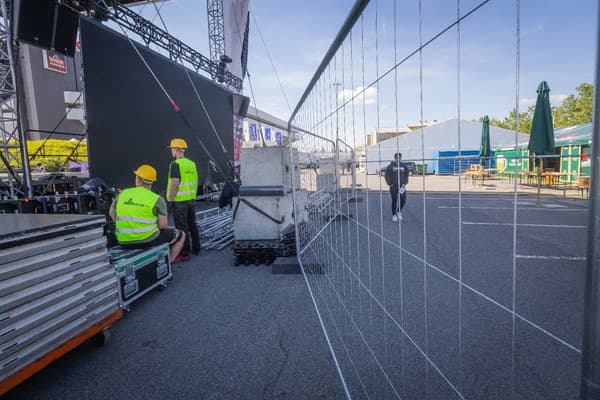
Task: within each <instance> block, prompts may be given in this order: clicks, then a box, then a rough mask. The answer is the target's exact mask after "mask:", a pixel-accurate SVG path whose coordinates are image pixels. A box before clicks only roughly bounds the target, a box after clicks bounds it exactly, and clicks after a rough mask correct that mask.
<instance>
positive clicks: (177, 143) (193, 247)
mask: <svg viewBox="0 0 600 400" xmlns="http://www.w3.org/2000/svg"><path fill="white" fill-rule="evenodd" d="M169 148H170V149H171V155H172V156H173V158H175V160H174V161H173V162H171V164H170V165H169V181H168V184H167V201H168V202H169V203H170V204H171V205H172V210H173V221H174V222H175V227H176V228H177V229H181V230H182V231H184V232H185V233H186V235H187V239H186V241H185V244H184V246H183V255H184V256H189V253H190V252H192V253H194V254H195V255H198V254H200V235H199V233H198V225H197V224H196V194H197V192H198V170H197V169H196V163H195V162H193V161H192V160H190V159H188V158H186V157H185V150H186V149H187V148H188V146H187V143H186V142H185V140H183V139H173V140H171V144H170V145H169ZM190 242H191V243H190Z"/></svg>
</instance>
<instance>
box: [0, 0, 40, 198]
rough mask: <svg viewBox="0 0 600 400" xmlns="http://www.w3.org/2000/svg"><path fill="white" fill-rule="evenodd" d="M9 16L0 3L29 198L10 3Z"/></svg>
mask: <svg viewBox="0 0 600 400" xmlns="http://www.w3.org/2000/svg"><path fill="white" fill-rule="evenodd" d="M10 3H11V4H10V5H11V7H10V9H11V11H10V12H11V15H10V17H9V15H8V14H7V9H6V1H3V0H2V1H1V7H2V16H3V17H4V24H5V26H6V27H7V28H8V29H7V31H8V32H7V34H8V38H7V40H6V52H7V53H8V60H9V63H10V76H11V79H12V82H13V90H14V93H15V95H14V99H15V100H14V101H15V111H16V113H17V132H18V133H19V144H20V146H21V149H20V150H21V162H22V164H23V166H22V167H23V194H24V196H25V197H29V196H31V195H32V194H33V188H32V185H31V170H30V168H29V155H28V153H27V138H26V137H25V135H24V133H23V129H22V122H23V119H22V118H21V111H20V107H19V89H18V88H19V84H18V81H17V74H16V68H17V65H16V63H15V54H14V52H13V41H14V29H13V22H14V18H13V12H14V4H13V3H14V2H13V1H11V2H10Z"/></svg>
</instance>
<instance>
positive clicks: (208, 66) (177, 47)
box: [108, 4, 243, 93]
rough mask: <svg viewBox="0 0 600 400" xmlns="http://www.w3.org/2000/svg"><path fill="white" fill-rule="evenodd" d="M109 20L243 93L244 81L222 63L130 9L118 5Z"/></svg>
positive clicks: (173, 58) (172, 57) (172, 56)
mask: <svg viewBox="0 0 600 400" xmlns="http://www.w3.org/2000/svg"><path fill="white" fill-rule="evenodd" d="M221 11H222V8H221ZM108 18H110V19H111V20H113V21H114V22H116V23H117V24H119V25H120V26H122V27H123V28H125V29H127V30H129V31H131V32H133V33H135V34H136V35H138V36H140V37H141V38H142V40H143V41H144V42H145V43H146V44H147V45H149V44H151V43H152V44H154V45H156V46H158V47H160V48H162V49H163V50H166V51H167V52H168V53H169V57H170V58H171V59H172V60H181V61H185V62H187V63H188V64H189V65H191V66H192V67H193V68H194V69H195V70H202V71H205V72H207V73H209V74H210V76H211V77H213V78H214V77H217V79H218V81H219V82H221V83H223V84H225V85H226V86H228V87H230V88H232V89H234V90H235V91H236V92H238V93H239V92H241V90H242V85H243V81H242V79H240V78H238V77H237V76H235V75H233V74H232V73H231V72H229V71H227V70H226V69H225V67H224V65H223V64H222V63H221V64H219V63H218V62H214V61H212V60H210V59H208V58H207V57H206V56H204V55H202V54H200V53H199V52H198V51H196V50H194V49H193V48H192V47H190V46H188V45H187V44H185V43H183V42H182V41H181V40H179V39H177V38H176V37H174V36H172V35H170V34H169V33H168V32H166V31H165V30H163V29H161V28H159V27H158V26H156V25H154V24H153V23H152V22H151V21H148V20H147V19H145V18H144V17H142V16H141V15H139V14H137V13H136V12H134V11H132V10H130V9H129V8H127V7H125V6H123V5H120V4H119V5H116V6H115V7H114V10H113V12H112V13H109V15H108ZM209 29H210V28H209ZM211 53H212V50H211ZM221 55H222V54H221ZM219 57H220V55H219Z"/></svg>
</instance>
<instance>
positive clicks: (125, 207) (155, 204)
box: [109, 164, 185, 262]
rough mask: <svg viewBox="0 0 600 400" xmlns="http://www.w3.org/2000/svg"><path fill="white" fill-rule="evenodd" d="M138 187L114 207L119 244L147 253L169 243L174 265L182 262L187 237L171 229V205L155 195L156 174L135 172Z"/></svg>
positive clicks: (147, 169) (112, 214) (147, 167)
mask: <svg viewBox="0 0 600 400" xmlns="http://www.w3.org/2000/svg"><path fill="white" fill-rule="evenodd" d="M133 173H134V174H135V187H132V188H128V189H125V190H123V191H122V192H121V193H120V194H119V195H118V196H117V198H116V199H115V201H114V202H113V204H112V206H111V207H110V210H109V214H110V217H111V218H112V219H113V221H115V227H116V229H115V234H116V236H117V241H118V242H119V244H120V245H121V246H122V247H123V248H130V249H144V248H150V247H154V246H158V245H160V244H163V243H169V246H170V249H171V251H170V255H171V261H172V262H178V261H180V260H178V256H179V254H180V253H181V249H182V248H183V244H184V243H185V233H184V232H183V231H181V230H179V229H172V228H169V227H168V225H167V224H168V222H167V203H166V201H165V199H164V198H162V197H161V196H159V195H157V194H156V193H154V192H153V191H152V184H153V183H154V182H155V181H156V170H155V169H154V168H153V167H152V166H150V165H146V164H144V165H140V167H139V168H138V169H136V170H135V171H133Z"/></svg>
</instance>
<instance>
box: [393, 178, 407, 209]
mask: <svg viewBox="0 0 600 400" xmlns="http://www.w3.org/2000/svg"><path fill="white" fill-rule="evenodd" d="M398 190H399V187H398V186H395V185H392V186H390V194H391V195H392V215H394V214H396V213H397V212H398ZM404 204H406V190H405V191H404V193H402V194H401V195H400V211H402V209H403V208H404Z"/></svg>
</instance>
